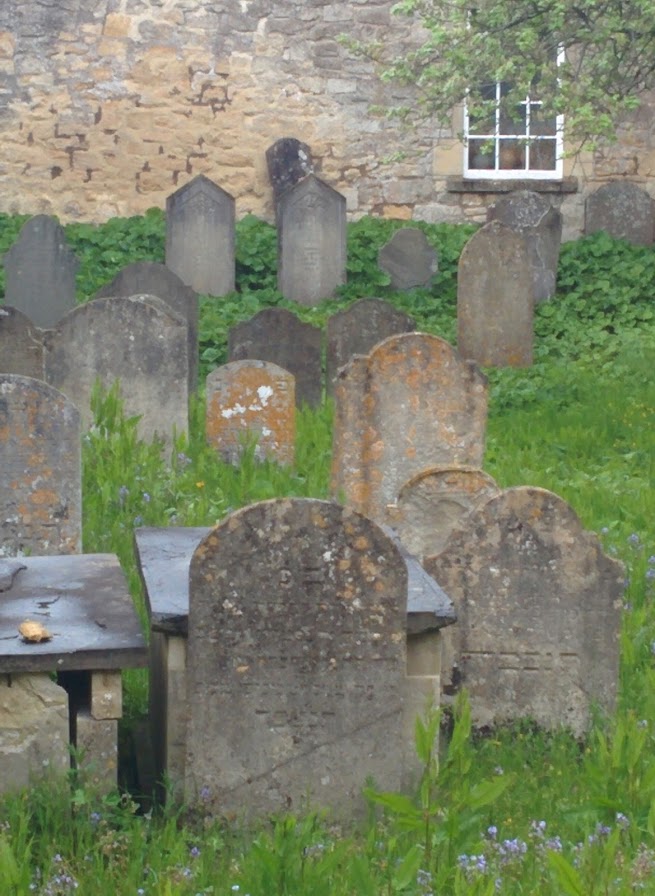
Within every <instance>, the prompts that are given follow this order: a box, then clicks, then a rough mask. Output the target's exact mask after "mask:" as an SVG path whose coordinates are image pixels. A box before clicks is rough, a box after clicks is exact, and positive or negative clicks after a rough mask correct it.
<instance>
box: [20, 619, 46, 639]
mask: <svg viewBox="0 0 655 896" xmlns="http://www.w3.org/2000/svg"><path fill="white" fill-rule="evenodd" d="M18 632H19V634H20V636H21V638H22V639H23V641H27V642H29V643H30V644H39V643H40V642H41V641H50V639H51V638H52V635H51V634H50V632H49V631H48V629H47V628H45V626H43V625H41V623H40V622H33V621H32V620H31V619H26V620H25V622H21V624H20V625H19V626H18Z"/></svg>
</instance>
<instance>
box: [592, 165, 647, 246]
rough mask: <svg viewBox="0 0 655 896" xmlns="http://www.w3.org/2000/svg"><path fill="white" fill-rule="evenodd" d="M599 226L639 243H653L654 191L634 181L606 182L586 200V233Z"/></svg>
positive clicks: (593, 230)
mask: <svg viewBox="0 0 655 896" xmlns="http://www.w3.org/2000/svg"><path fill="white" fill-rule="evenodd" d="M597 230H606V231H607V233H609V235H610V236H612V237H614V238H615V239H620V240H628V242H630V243H634V244H635V245H636V246H652V245H653V241H654V240H655V207H654V205H653V200H652V198H651V196H650V194H649V193H647V192H646V191H645V190H642V189H641V187H638V186H637V184H633V183H630V181H625V180H615V181H612V182H611V183H609V184H603V186H602V187H599V188H598V189H597V190H596V191H595V192H594V193H590V194H589V196H587V198H586V200H585V234H590V233H595V232H596V231H597Z"/></svg>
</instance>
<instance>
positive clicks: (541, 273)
mask: <svg viewBox="0 0 655 896" xmlns="http://www.w3.org/2000/svg"><path fill="white" fill-rule="evenodd" d="M487 221H500V223H501V224H506V225H507V226H508V227H511V228H512V230H515V231H516V232H517V233H520V234H521V235H522V236H523V237H524V239H525V240H526V241H527V244H528V251H529V253H530V263H531V265H532V286H533V298H534V300H535V302H543V301H544V300H545V299H550V298H551V296H553V295H554V293H555V286H556V282H557V264H558V261H559V250H560V244H561V242H562V215H561V214H560V212H559V211H558V210H557V209H556V208H554V207H553V206H552V205H551V204H550V202H549V201H548V200H547V199H545V198H544V197H543V196H541V195H540V194H539V193H535V192H534V191H532V190H513V191H512V192H511V193H509V194H508V195H507V196H503V197H502V198H501V199H499V200H498V202H496V203H495V205H492V206H491V208H489V209H488V210H487Z"/></svg>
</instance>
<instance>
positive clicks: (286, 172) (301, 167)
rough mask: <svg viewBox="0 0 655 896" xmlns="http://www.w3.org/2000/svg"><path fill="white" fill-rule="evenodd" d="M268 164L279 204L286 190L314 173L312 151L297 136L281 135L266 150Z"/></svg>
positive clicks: (274, 194) (269, 174)
mask: <svg viewBox="0 0 655 896" xmlns="http://www.w3.org/2000/svg"><path fill="white" fill-rule="evenodd" d="M266 166H267V168H268V177H269V179H270V181H271V185H272V187H273V196H274V198H275V203H276V205H277V202H278V200H279V198H280V196H281V195H282V193H284V191H285V190H288V189H289V188H290V187H293V186H295V185H296V184H297V183H298V181H299V180H302V179H303V177H307V175H308V174H313V172H314V163H313V162H312V151H311V149H310V148H309V146H307V144H306V143H301V142H300V140H297V139H296V138H295V137H281V138H280V139H279V140H276V141H275V143H273V144H271V146H269V147H268V149H267V150H266Z"/></svg>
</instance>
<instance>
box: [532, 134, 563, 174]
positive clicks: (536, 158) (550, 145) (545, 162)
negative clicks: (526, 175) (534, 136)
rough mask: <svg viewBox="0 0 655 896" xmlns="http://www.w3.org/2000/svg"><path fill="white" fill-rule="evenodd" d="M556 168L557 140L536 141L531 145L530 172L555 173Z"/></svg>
mask: <svg viewBox="0 0 655 896" xmlns="http://www.w3.org/2000/svg"><path fill="white" fill-rule="evenodd" d="M556 166H557V144H556V142H555V140H548V139H545V140H535V141H533V142H532V143H531V144H530V171H554V170H555V168H556Z"/></svg>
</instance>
